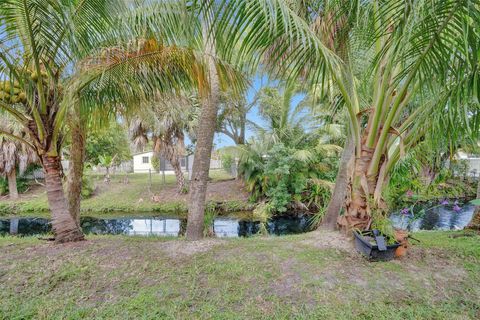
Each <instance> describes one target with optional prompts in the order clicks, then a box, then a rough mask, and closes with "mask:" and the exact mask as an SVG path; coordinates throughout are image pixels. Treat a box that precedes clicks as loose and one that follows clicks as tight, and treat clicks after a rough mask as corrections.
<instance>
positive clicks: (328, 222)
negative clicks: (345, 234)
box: [321, 137, 355, 230]
mask: <svg viewBox="0 0 480 320" xmlns="http://www.w3.org/2000/svg"><path fill="white" fill-rule="evenodd" d="M354 153H355V142H354V141H353V139H352V138H350V137H348V138H347V141H346V143H345V148H344V149H343V152H342V157H341V158H340V163H339V166H338V173H337V178H336V180H335V187H334V188H333V192H332V197H331V198H330V202H329V203H328V207H327V210H326V212H325V217H324V218H323V220H322V224H321V226H323V227H324V228H326V229H330V230H334V229H335V228H336V226H337V219H338V215H339V213H340V210H341V209H342V206H343V205H344V204H345V197H346V195H347V187H348V180H349V177H350V175H349V171H351V170H349V166H353V162H352V161H351V160H352V157H353V154H354Z"/></svg>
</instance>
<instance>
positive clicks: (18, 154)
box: [0, 114, 37, 200]
mask: <svg viewBox="0 0 480 320" xmlns="http://www.w3.org/2000/svg"><path fill="white" fill-rule="evenodd" d="M12 135H13V136H20V137H23V138H24V139H28V137H26V135H25V133H23V132H22V129H21V128H20V127H19V126H17V125H16V124H15V122H14V121H12V119H11V118H10V117H9V116H8V115H7V114H1V119H0V175H3V176H6V177H7V180H8V190H9V197H10V199H11V200H16V199H18V189H17V168H18V172H19V174H20V175H22V174H23V172H25V169H26V168H27V166H28V165H29V164H31V163H35V162H37V156H36V154H35V152H34V151H33V149H31V148H30V147H29V146H28V145H26V144H24V143H22V142H20V141H19V140H16V139H12V138H11V136H12Z"/></svg>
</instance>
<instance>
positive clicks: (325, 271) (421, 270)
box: [0, 231, 480, 319]
mask: <svg viewBox="0 0 480 320" xmlns="http://www.w3.org/2000/svg"><path fill="white" fill-rule="evenodd" d="M414 236H415V237H416V238H418V239H419V240H420V241H421V242H420V244H417V245H414V246H413V247H412V248H410V250H409V253H408V256H407V257H405V258H402V259H401V260H394V261H390V262H376V263H372V262H368V261H366V260H365V259H363V257H361V256H360V255H359V254H357V253H356V252H355V251H354V250H353V248H352V243H351V241H350V239H348V238H346V237H344V236H342V235H341V234H339V233H336V232H334V233H332V232H325V231H316V232H311V233H307V234H303V235H296V236H286V237H253V238H249V239H228V240H226V239H205V240H202V241H199V242H187V241H185V240H183V239H168V238H157V237H126V236H90V237H88V241H84V242H80V243H75V244H66V245H54V244H52V243H48V242H42V241H40V240H37V239H36V238H14V237H6V238H0V319H293V318H295V319H320V318H323V319H353V318H355V319H479V318H480V286H478V283H479V282H480V236H478V235H475V236H468V237H465V236H463V233H459V232H456V233H452V232H422V233H418V234H415V235H414Z"/></svg>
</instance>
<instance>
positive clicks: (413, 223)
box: [390, 205, 475, 231]
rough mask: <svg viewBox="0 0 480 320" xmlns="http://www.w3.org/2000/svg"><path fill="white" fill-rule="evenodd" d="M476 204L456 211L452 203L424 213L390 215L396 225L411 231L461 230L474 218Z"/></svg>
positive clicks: (429, 209) (435, 207)
mask: <svg viewBox="0 0 480 320" xmlns="http://www.w3.org/2000/svg"><path fill="white" fill-rule="evenodd" d="M474 209H475V206H473V205H464V206H462V207H461V209H460V210H458V211H455V210H453V207H452V206H451V205H445V206H443V205H436V206H433V207H430V208H428V209H425V211H424V212H422V213H417V214H413V215H412V214H411V213H410V214H402V213H394V214H392V215H391V216H390V219H391V220H392V222H393V225H394V227H396V228H401V229H406V230H410V231H418V230H461V229H463V228H465V227H466V226H467V225H468V223H469V222H470V221H471V220H472V217H473V211H474Z"/></svg>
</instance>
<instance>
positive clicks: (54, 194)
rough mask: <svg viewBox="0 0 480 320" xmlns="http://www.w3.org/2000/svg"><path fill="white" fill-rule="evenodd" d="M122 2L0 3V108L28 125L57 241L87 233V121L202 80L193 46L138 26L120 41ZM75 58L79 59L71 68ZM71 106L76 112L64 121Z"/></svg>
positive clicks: (103, 116) (78, 237)
mask: <svg viewBox="0 0 480 320" xmlns="http://www.w3.org/2000/svg"><path fill="white" fill-rule="evenodd" d="M121 8H122V2H117V1H106V0H105V1H81V2H74V3H71V4H69V3H67V2H61V1H52V2H48V3H44V2H42V1H37V0H28V1H18V2H17V1H9V2H2V3H1V4H0V20H1V21H2V24H4V25H5V26H6V27H5V28H2V29H0V32H1V36H0V45H1V46H2V51H1V52H0V74H1V75H2V77H3V78H6V79H7V81H8V82H9V83H10V86H9V89H10V94H9V96H6V95H2V101H1V102H0V109H2V110H4V111H6V112H7V113H9V114H11V115H12V116H13V117H14V118H15V120H16V121H17V122H18V123H19V124H21V125H22V126H23V129H24V130H25V132H27V134H28V136H29V141H31V142H28V143H29V145H30V146H31V147H32V148H34V150H35V152H36V153H37V154H38V155H39V158H40V163H41V164H42V167H43V168H44V171H45V177H46V185H47V198H48V202H49V206H50V209H51V212H52V216H53V221H52V225H53V231H54V233H55V240H56V241H57V242H59V243H60V242H68V241H78V240H82V239H83V238H84V236H83V234H82V232H81V229H80V226H79V211H80V190H81V176H82V174H83V158H84V150H85V145H84V139H85V134H86V133H85V128H86V127H87V126H86V121H87V120H92V119H93V120H94V121H92V122H94V123H95V122H96V120H98V119H102V118H103V119H108V115H111V114H112V113H114V112H116V111H117V109H118V108H119V106H122V105H123V104H122V103H128V102H129V101H134V100H136V101H138V100H142V99H143V100H145V99H148V97H149V94H151V93H152V92H153V91H155V92H157V91H158V88H161V89H162V90H163V91H169V92H174V90H173V89H178V88H181V87H182V86H188V85H189V84H191V83H192V82H195V81H201V77H200V76H199V71H198V68H199V66H200V65H201V64H200V63H196V64H194V65H193V66H192V65H190V64H187V63H186V61H187V60H188V62H191V61H198V59H197V58H196V57H195V55H194V54H193V53H192V52H191V50H190V49H188V48H187V49H182V48H176V47H173V46H171V47H166V46H163V45H158V44H157V42H152V41H145V40H142V39H139V37H137V36H136V34H135V33H133V32H131V33H129V34H128V36H129V37H127V35H125V37H123V34H122V37H120V39H119V40H118V41H117V40H116V38H118V35H119V33H118V32H119V31H120V30H123V29H128V28H127V27H126V26H125V25H124V23H123V22H124V21H123V20H122V19H118V20H115V22H118V21H120V22H119V23H121V25H113V16H115V15H116V13H117V12H119V11H120V12H124V11H122V10H121ZM117 10H118V11H117ZM116 27H119V28H116ZM120 27H123V29H122V28H120ZM128 30H130V29H128ZM126 33H127V32H126ZM132 39H133V41H131V40H132ZM113 44H117V45H116V46H115V47H112V45H113ZM104 47H107V48H108V49H102V48H104ZM3 48H4V50H3ZM72 65H76V67H75V68H74V69H73V70H72ZM72 71H73V72H74V73H73V74H72ZM144 83H147V85H143V84H144ZM16 87H18V88H19V89H20V92H19V94H17V93H16V92H15V89H14V88H16ZM152 88H155V89H152ZM149 89H150V90H149ZM6 98H8V101H7V100H6ZM107 107H109V108H107ZM116 108H117V109H116ZM69 112H70V115H72V117H70V118H69V121H67V120H66V115H67V114H68V113H69ZM67 123H69V124H71V127H72V130H71V132H72V133H73V134H72V135H73V137H74V138H76V139H72V145H73V147H72V151H73V152H71V156H72V159H73V166H72V170H71V172H70V174H71V178H70V179H69V180H70V182H71V183H69V195H70V197H69V199H68V200H69V201H68V203H67V201H66V197H65V193H64V190H63V184H62V179H61V176H62V168H61V163H60V154H61V153H60V150H61V147H62V144H61V143H62V140H63V139H62V136H63V134H64V130H63V129H64V127H65V125H66V124H67ZM15 138H16V139H17V140H20V141H23V140H24V139H22V138H21V137H17V136H15Z"/></svg>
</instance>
